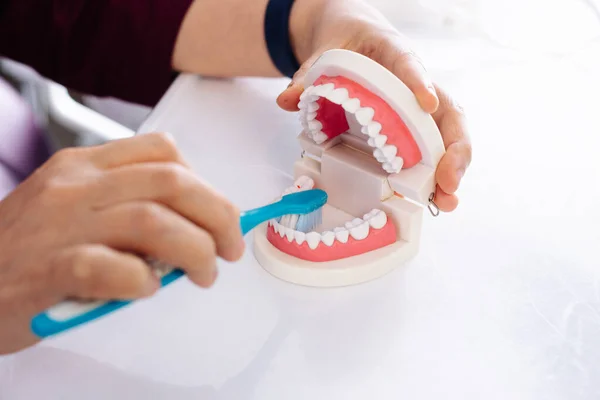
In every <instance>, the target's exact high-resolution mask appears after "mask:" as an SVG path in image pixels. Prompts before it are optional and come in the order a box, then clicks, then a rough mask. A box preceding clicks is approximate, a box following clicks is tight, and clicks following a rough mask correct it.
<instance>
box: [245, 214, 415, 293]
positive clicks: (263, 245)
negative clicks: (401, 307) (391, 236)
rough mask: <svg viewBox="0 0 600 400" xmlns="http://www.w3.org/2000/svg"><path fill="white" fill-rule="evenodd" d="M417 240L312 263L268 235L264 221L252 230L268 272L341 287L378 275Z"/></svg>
mask: <svg viewBox="0 0 600 400" xmlns="http://www.w3.org/2000/svg"><path fill="white" fill-rule="evenodd" d="M417 251H418V244H417V243H416V242H415V243H408V242H405V241H403V240H402V241H399V242H396V243H394V244H391V245H389V246H386V247H383V248H381V249H377V250H374V251H371V252H368V253H365V254H360V255H358V256H354V257H349V258H343V259H341V260H336V261H329V262H321V263H315V262H311V261H306V260H301V259H299V258H296V257H292V256H290V255H289V254H286V253H284V252H282V251H280V250H279V249H277V248H276V247H275V246H273V245H272V244H271V243H270V242H269V241H268V239H267V224H263V225H261V226H259V227H257V228H255V230H254V256H255V257H256V260H257V261H258V262H259V263H260V265H261V266H262V267H263V268H264V269H265V270H266V271H268V272H269V273H270V274H271V275H273V276H275V277H276V278H279V279H281V280H284V281H286V282H290V283H294V284H297V285H303V286H313V287H341V286H351V285H356V284H359V283H365V282H368V281H372V280H374V279H377V278H380V277H382V276H384V275H386V274H387V273H389V272H391V271H392V270H394V269H395V268H396V267H398V266H400V265H402V264H404V263H405V262H406V261H408V260H409V259H411V258H412V257H414V256H415V255H416V253H417Z"/></svg>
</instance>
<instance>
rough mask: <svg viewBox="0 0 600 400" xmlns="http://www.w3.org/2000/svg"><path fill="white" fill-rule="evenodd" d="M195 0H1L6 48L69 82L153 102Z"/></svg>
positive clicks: (1, 40) (165, 82) (0, 29)
mask: <svg viewBox="0 0 600 400" xmlns="http://www.w3.org/2000/svg"><path fill="white" fill-rule="evenodd" d="M192 1H193V0H168V1H165V0H103V1H87V0H44V1H39V0H4V1H0V3H2V8H1V9H0V55H3V56H6V57H9V58H12V59H14V60H16V61H20V62H22V63H25V64H28V65H30V66H32V67H33V68H35V69H36V70H37V71H38V72H40V73H41V74H42V75H44V76H46V77H48V78H50V79H52V80H55V81H57V82H59V83H61V84H63V85H65V86H67V87H69V88H71V89H76V90H79V91H82V92H86V93H90V94H95V95H99V96H115V97H119V98H122V99H125V100H130V101H134V102H139V103H145V104H148V105H153V104H154V103H155V102H156V101H158V100H159V99H160V97H161V96H162V94H163V93H164V91H165V90H166V89H167V88H168V87H169V85H170V84H171V80H172V77H173V73H174V71H173V69H172V53H173V47H174V45H175V41H176V38H177V35H178V32H179V29H180V26H181V22H182V20H183V18H184V16H185V15H186V12H187V11H188V8H189V6H190V4H191V3H192Z"/></svg>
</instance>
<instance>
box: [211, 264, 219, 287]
mask: <svg viewBox="0 0 600 400" xmlns="http://www.w3.org/2000/svg"><path fill="white" fill-rule="evenodd" d="M218 277H219V270H218V269H217V268H216V267H215V269H214V270H213V276H212V283H215V281H216V280H217V278H218Z"/></svg>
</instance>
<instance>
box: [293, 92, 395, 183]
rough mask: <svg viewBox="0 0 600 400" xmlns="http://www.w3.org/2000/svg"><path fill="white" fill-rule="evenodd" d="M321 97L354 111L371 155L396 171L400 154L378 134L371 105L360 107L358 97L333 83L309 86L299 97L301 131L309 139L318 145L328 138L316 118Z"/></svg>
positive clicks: (386, 168) (377, 126) (390, 171)
mask: <svg viewBox="0 0 600 400" xmlns="http://www.w3.org/2000/svg"><path fill="white" fill-rule="evenodd" d="M321 97H324V98H326V99H327V100H329V101H330V102H332V103H334V104H338V105H341V106H342V107H343V108H344V110H346V111H347V112H348V113H350V114H354V116H355V117H356V121H358V123H359V124H360V125H361V127H362V128H361V133H362V134H364V135H366V136H368V137H369V139H368V140H367V143H368V145H369V146H371V147H373V148H374V149H375V150H374V151H373V156H374V157H375V158H376V159H377V161H379V162H380V163H381V164H383V169H384V170H385V171H386V172H387V173H389V174H393V173H398V172H400V170H401V169H402V166H403V165H404V160H403V159H402V157H399V156H397V153H398V149H397V148H396V146H394V145H390V144H388V145H386V144H385V143H386V142H387V139H388V138H387V136H386V135H382V134H381V129H382V126H381V124H380V123H379V122H377V121H374V120H373V118H374V117H375V110H374V109H372V108H371V107H361V106H360V100H359V99H357V98H351V97H350V94H349V93H348V90H346V89H344V88H337V89H336V88H335V86H334V84H333V83H326V84H324V85H317V86H310V87H308V88H307V89H306V90H305V91H304V92H303V93H302V95H301V96H300V103H299V104H298V108H300V123H301V124H302V127H303V128H304V130H305V131H306V132H307V133H308V134H309V135H310V136H311V137H312V138H313V140H314V141H315V143H317V144H321V143H323V142H325V141H326V140H327V139H328V137H327V135H326V134H325V133H323V131H322V129H323V124H322V123H321V122H320V121H318V120H317V119H316V118H317V111H318V110H319V104H318V103H317V100H318V99H319V98H321Z"/></svg>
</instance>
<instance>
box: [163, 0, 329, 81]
mask: <svg viewBox="0 0 600 400" xmlns="http://www.w3.org/2000/svg"><path fill="white" fill-rule="evenodd" d="M324 1H327V0H296V1H295V3H294V6H293V8H292V14H291V17H290V36H291V40H292V44H293V47H294V50H295V52H296V57H297V58H298V60H299V61H300V62H303V61H304V60H305V59H306V58H308V52H309V51H308V44H309V42H310V41H311V33H312V21H313V20H314V18H316V17H315V15H318V14H315V13H314V9H315V7H318V6H319V5H320V3H322V2H324ZM267 3H268V0H195V1H194V3H193V5H192V6H191V7H190V9H189V11H188V14H187V16H186V18H185V19H184V22H183V24H182V27H181V30H180V33H179V36H178V40H177V43H176V46H175V50H174V54H173V66H174V68H175V69H176V70H179V71H184V72H193V73H197V74H201V75H205V76H218V77H231V76H267V77H271V76H279V75H280V73H279V71H277V69H276V68H275V66H274V64H273V63H272V61H271V59H270V57H269V53H268V51H267V46H266V43H265V38H264V17H265V10H266V7H267Z"/></svg>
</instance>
